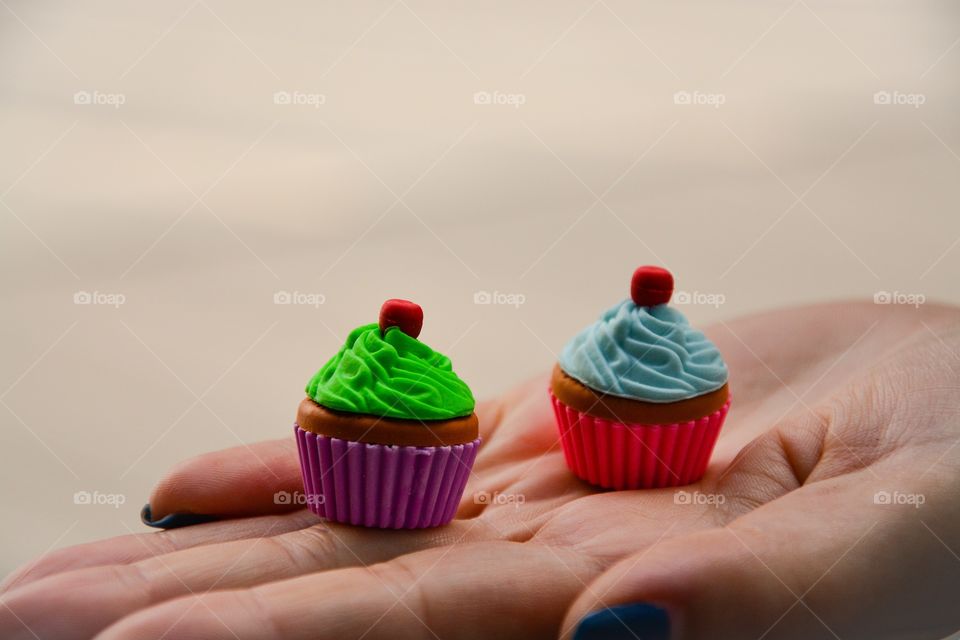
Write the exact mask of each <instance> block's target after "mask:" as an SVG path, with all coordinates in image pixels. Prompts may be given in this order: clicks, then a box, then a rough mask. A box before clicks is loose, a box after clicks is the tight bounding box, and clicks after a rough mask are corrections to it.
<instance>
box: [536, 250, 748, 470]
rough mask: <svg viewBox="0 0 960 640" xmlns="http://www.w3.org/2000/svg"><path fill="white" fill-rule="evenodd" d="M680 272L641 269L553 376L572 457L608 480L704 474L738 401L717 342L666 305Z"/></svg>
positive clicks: (563, 437) (578, 466) (575, 464)
mask: <svg viewBox="0 0 960 640" xmlns="http://www.w3.org/2000/svg"><path fill="white" fill-rule="evenodd" d="M672 293H673V276H672V275H670V272H669V271H667V270H666V269H661V268H659V267H640V268H638V269H637V270H636V272H634V274H633V280H632V282H631V286H630V297H631V299H629V300H624V301H623V302H621V303H619V304H617V305H615V306H614V307H612V308H611V309H609V310H607V311H606V312H605V313H604V314H603V315H602V316H601V317H600V319H599V320H598V321H597V322H595V323H594V324H592V325H590V326H589V327H587V328H586V329H584V330H583V331H581V332H580V333H579V334H577V335H576V336H575V337H574V338H573V340H571V341H570V342H569V343H568V344H567V345H566V347H564V349H563V352H562V353H561V354H560V362H559V364H558V365H557V366H556V367H555V368H554V371H553V378H552V380H551V384H550V398H551V401H552V402H553V408H554V412H555V414H556V417H557V424H558V426H559V428H560V441H561V443H562V446H563V452H564V456H565V457H566V461H567V465H568V466H569V467H570V469H571V470H573V472H574V473H575V474H576V475H577V476H579V477H580V478H582V479H584V480H586V481H587V482H590V483H592V484H595V485H599V486H601V487H605V488H608V489H639V488H652V487H669V486H677V485H683V484H689V483H691V482H694V481H696V480H699V479H700V478H701V477H702V476H703V474H704V472H705V471H706V468H707V462H708V461H709V459H710V453H711V452H712V451H713V445H714V444H715V443H716V441H717V436H718V435H719V433H720V427H721V425H722V424H723V420H724V418H725V417H726V415H727V411H728V410H729V408H730V393H729V389H728V387H727V366H726V364H724V361H723V358H722V357H721V356H720V352H719V351H718V350H717V348H716V346H714V344H713V343H712V342H710V340H708V339H707V338H706V336H704V335H703V334H702V333H701V332H699V331H697V330H696V329H694V328H693V327H691V326H690V324H689V323H688V322H687V319H686V318H685V317H684V315H683V314H682V313H680V312H679V311H677V310H676V309H674V308H672V307H669V306H667V303H668V302H669V301H670V296H671V295H672Z"/></svg>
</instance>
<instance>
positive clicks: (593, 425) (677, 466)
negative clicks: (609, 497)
mask: <svg viewBox="0 0 960 640" xmlns="http://www.w3.org/2000/svg"><path fill="white" fill-rule="evenodd" d="M550 400H551V402H552V403H553V411H554V413H555V414H556V416H557V426H558V427H559V429H560V443H561V445H562V446H563V455H564V457H565V459H566V461H567V466H568V467H570V469H571V470H572V471H573V472H574V473H575V474H576V475H577V476H578V477H580V478H582V479H583V480H586V481H587V482H589V483H591V484H595V485H599V486H601V487H604V488H605V489H652V488H658V487H675V486H680V485H684V484H690V483H691V482H696V481H697V480H699V479H700V478H702V477H703V474H704V473H705V472H706V470H707V463H708V462H709V461H710V454H711V453H712V452H713V446H714V445H715V444H716V442H717V436H719V435H720V427H721V426H723V421H724V419H725V418H726V417H727V412H728V411H729V410H730V400H729V399H728V400H727V402H726V403H725V404H724V405H723V406H722V407H721V408H720V409H719V410H717V411H715V412H713V413H712V414H710V415H708V416H705V417H703V418H700V419H699V420H691V421H689V422H681V423H676V424H653V425H650V424H623V423H621V422H614V421H612V420H604V419H603V418H597V417H596V416H591V415H590V414H587V413H583V412H580V411H577V410H576V409H574V408H572V407H570V406H569V405H566V404H564V403H562V402H560V400H558V399H557V397H556V396H555V395H553V391H552V390H551V391H550Z"/></svg>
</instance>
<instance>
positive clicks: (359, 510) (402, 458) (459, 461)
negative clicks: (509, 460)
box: [293, 424, 480, 529]
mask: <svg viewBox="0 0 960 640" xmlns="http://www.w3.org/2000/svg"><path fill="white" fill-rule="evenodd" d="M293 430H294V433H295V434H296V438H297V450H298V451H299V453H300V469H301V472H302V475H303V488H304V491H305V492H306V495H307V508H309V509H310V510H311V511H313V512H314V513H315V514H317V515H318V516H320V517H322V518H326V519H328V520H333V521H336V522H345V523H348V524H354V525H362V526H364V527H377V528H380V529H421V528H424V527H437V526H440V525H443V524H447V523H448V522H450V521H451V520H453V516H454V515H455V514H456V512H457V506H458V505H459V504H460V498H461V497H463V490H464V489H465V488H466V486H467V479H468V478H469V477H470V470H471V469H472V468H473V461H474V460H475V459H476V457H477V450H478V449H479V448H480V439H479V438H477V439H476V440H474V441H473V442H468V443H466V444H458V445H453V446H445V447H398V446H390V445H381V444H367V443H365V442H352V441H349V440H341V439H339V438H330V437H327V436H320V435H317V434H315V433H311V432H309V431H304V430H303V429H301V428H300V427H299V425H296V424H294V425H293Z"/></svg>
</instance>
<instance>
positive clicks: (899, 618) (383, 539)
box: [0, 303, 960, 640]
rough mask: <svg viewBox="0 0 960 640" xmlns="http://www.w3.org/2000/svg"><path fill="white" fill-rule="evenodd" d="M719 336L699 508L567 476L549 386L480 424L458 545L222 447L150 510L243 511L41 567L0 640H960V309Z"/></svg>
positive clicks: (26, 580)
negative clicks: (609, 612)
mask: <svg viewBox="0 0 960 640" xmlns="http://www.w3.org/2000/svg"><path fill="white" fill-rule="evenodd" d="M707 334H708V335H709V336H710V337H711V338H712V339H713V340H714V341H715V342H716V344H717V345H718V347H719V348H720V350H721V351H722V352H723V353H724V354H725V357H726V358H727V362H728V364H729V367H730V372H731V378H730V379H731V391H732V397H733V408H732V410H731V413H730V415H729V417H728V419H727V423H726V425H725V427H724V430H723V432H722V434H721V438H720V441H719V443H718V445H717V449H716V451H715V453H714V456H713V459H712V461H711V464H710V467H709V469H708V472H707V475H706V476H705V477H704V478H703V480H702V481H701V482H699V483H697V484H696V485H691V486H688V487H683V490H684V491H686V492H687V496H691V495H694V492H700V496H701V497H703V500H701V501H700V502H701V503H700V504H696V503H694V504H690V502H692V501H691V500H688V501H686V502H687V503H683V502H684V500H682V499H678V498H677V496H678V494H677V492H676V490H675V489H662V490H648V491H624V492H600V491H597V490H595V489H593V488H591V487H590V486H588V485H586V484H585V483H583V482H581V481H579V480H577V479H576V478H575V477H574V476H572V475H571V474H570V473H569V472H568V471H567V469H566V467H565V465H564V461H563V456H562V453H561V452H560V450H559V445H558V444H557V435H556V432H555V429H556V427H555V424H554V419H553V416H552V414H551V410H550V408H549V405H548V402H547V397H546V385H547V379H548V378H547V374H546V372H545V373H544V376H543V377H542V378H538V379H536V380H533V381H531V382H529V383H527V384H524V385H522V386H520V387H518V388H517V389H515V390H514V391H512V392H510V393H508V394H506V395H504V396H503V397H502V398H500V399H498V400H497V401H495V402H491V403H487V404H484V405H482V406H481V407H479V408H478V413H479V415H480V424H481V432H482V436H483V438H484V446H483V449H482V450H481V452H480V455H479V458H478V460H477V463H476V466H475V468H474V474H473V476H472V477H471V480H470V484H469V486H468V487H467V491H466V494H465V497H464V500H463V502H462V504H461V508H460V511H459V513H458V517H457V519H456V520H455V521H454V522H453V523H452V524H450V525H449V526H447V527H442V528H439V529H435V530H424V531H379V530H367V529H362V528H356V527H349V526H339V525H334V524H329V525H328V524H325V523H322V522H320V521H319V520H318V519H317V518H316V517H315V516H313V515H311V514H309V513H308V512H306V511H303V510H299V511H292V512H290V511H288V512H286V513H282V509H283V508H284V507H280V506H277V505H275V504H274V501H273V494H274V492H276V491H279V490H286V491H291V492H292V491H295V490H300V489H301V483H300V476H299V466H298V461H297V455H296V450H295V447H294V443H293V438H292V437H284V438H282V439H280V440H277V441H272V442H264V443H261V444H257V445H253V447H254V449H255V450H256V453H257V456H259V458H261V459H262V460H263V461H264V462H265V463H266V464H267V465H269V466H270V467H271V468H272V469H273V470H274V472H275V473H276V475H277V476H279V478H280V479H279V480H274V476H273V475H271V474H269V473H267V472H266V471H265V469H264V468H263V466H262V464H261V463H260V462H258V461H257V459H256V458H255V457H254V456H252V455H251V454H250V452H249V451H248V450H246V449H244V448H237V449H228V450H225V451H219V452H215V453H209V454H205V455H202V456H200V457H197V458H194V459H192V460H189V461H187V462H184V463H182V464H180V465H179V466H177V467H176V468H174V469H173V470H172V471H171V472H170V473H169V474H168V475H167V476H166V477H165V478H164V479H162V480H161V481H160V483H159V484H158V485H157V487H156V489H155V490H154V492H153V494H152V495H151V497H150V502H151V504H152V505H153V512H154V515H155V517H162V516H163V515H165V514H167V513H170V512H175V511H192V512H202V513H221V514H230V515H233V516H244V517H237V518H235V519H229V520H225V521H222V522H217V523H211V524H205V525H198V526H194V527H189V528H186V529H178V530H172V531H167V532H161V533H145V534H138V535H129V536H123V537H120V538H115V539H112V540H106V541H102V542H95V543H91V544H86V545H82V546H80V547H74V548H71V549H65V550H60V551H55V552H52V553H50V554H48V555H46V556H44V557H42V558H39V559H38V560H37V561H35V562H33V563H31V564H30V565H28V566H26V567H24V568H23V569H21V570H19V571H17V572H15V573H14V574H13V575H11V576H10V577H9V578H8V579H7V580H6V581H5V583H4V585H3V587H2V606H0V637H3V638H33V637H39V638H48V637H51V638H87V637H97V638H102V639H111V640H118V639H121V638H123V639H126V638H158V637H167V638H188V637H189V638H227V639H233V638H241V639H246V638H268V639H272V638H277V639H280V638H283V639H285V640H291V639H298V638H311V639H313V638H337V639H343V638H360V637H363V638H367V639H370V640H374V639H379V638H391V639H396V638H400V639H406V638H411V639H414V638H415V639H421V638H434V637H438V638H444V639H446V638H508V639H512V638H557V637H564V638H565V637H569V636H571V635H572V634H573V630H574V629H575V627H576V624H577V622H578V620H580V619H581V618H582V617H583V616H584V615H586V614H587V613H589V612H591V611H594V610H597V609H601V608H604V607H609V606H613V605H618V604H624V603H632V602H640V601H646V602H654V603H657V604H659V605H660V606H663V607H665V608H666V609H667V610H668V611H669V612H670V615H671V619H672V621H673V631H674V637H675V638H684V639H687V638H721V637H722V638H726V637H753V638H758V637H761V636H762V637H764V638H781V637H783V638H821V637H823V638H834V637H840V638H867V637H869V638H873V639H880V638H940V637H943V636H945V635H948V634H949V633H950V632H952V631H953V630H955V629H957V628H958V627H960V610H958V609H957V607H956V606H955V605H956V594H957V593H958V592H960V557H958V554H960V501H958V500H957V499H956V496H957V493H958V490H960V445H958V442H960V311H958V310H957V309H953V308H946V307H936V306H933V305H926V306H924V307H922V308H920V309H914V308H912V307H902V306H896V305H890V306H878V305H872V304H861V303H843V304H830V305H820V306H813V307H805V308H798V309H788V310H780V311H775V312H772V313H767V314H762V315H757V316H751V317H746V318H741V319H739V320H736V321H731V322H728V323H725V324H721V325H717V326H714V327H711V328H710V329H709V330H708V331H707ZM284 431H285V429H284ZM479 491H486V492H489V493H491V494H492V493H493V492H500V494H501V495H503V496H506V497H507V498H505V499H503V500H502V501H500V502H495V503H494V504H477V503H476V502H475V500H474V499H473V496H474V495H475V494H476V493H477V492H479ZM883 491H886V492H888V493H889V494H890V495H896V496H900V497H899V498H894V499H893V500H891V501H892V502H900V504H878V503H877V501H876V500H875V495H876V494H877V492H883ZM903 496H907V497H906V498H904V497H903ZM909 496H914V497H913V498H910V497H909ZM916 496H922V501H923V504H922V505H919V506H917V505H916V504H915V503H916V502H918V501H919V500H920V499H919V498H917V497H916ZM521 497H522V498H521ZM521 499H522V503H520V502H518V501H519V500H521ZM904 501H908V502H909V501H912V502H913V503H914V504H910V503H903V502H904ZM703 502H708V503H703ZM881 502H882V500H881ZM951 547H952V549H951ZM627 637H629V636H627Z"/></svg>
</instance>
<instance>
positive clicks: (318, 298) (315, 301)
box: [273, 291, 327, 309]
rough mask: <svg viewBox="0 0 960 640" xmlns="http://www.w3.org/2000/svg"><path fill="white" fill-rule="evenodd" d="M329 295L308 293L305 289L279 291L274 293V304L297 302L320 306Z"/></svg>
mask: <svg viewBox="0 0 960 640" xmlns="http://www.w3.org/2000/svg"><path fill="white" fill-rule="evenodd" d="M326 301H327V297H326V296H325V295H323V294H322V293H308V292H305V291H277V292H276V293H274V294H273V304H296V305H304V306H308V307H313V308H314V309H316V308H318V307H319V306H320V305H322V304H323V303H324V302H326Z"/></svg>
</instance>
